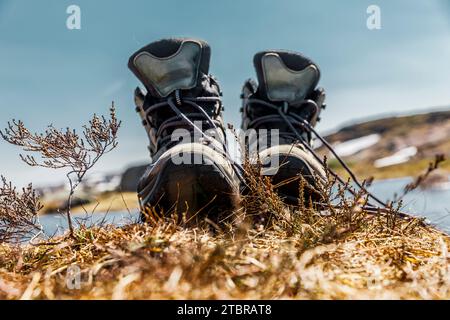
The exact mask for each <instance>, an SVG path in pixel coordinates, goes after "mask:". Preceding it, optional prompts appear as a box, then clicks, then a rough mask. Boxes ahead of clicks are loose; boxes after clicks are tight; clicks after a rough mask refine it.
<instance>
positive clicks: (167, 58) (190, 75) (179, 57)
mask: <svg viewBox="0 0 450 320" xmlns="http://www.w3.org/2000/svg"><path fill="white" fill-rule="evenodd" d="M210 56H211V49H210V47H209V45H208V44H207V43H206V42H204V41H201V40H194V39H164V40H160V41H157V42H153V43H151V44H149V45H148V46H146V47H144V48H142V49H140V50H139V51H137V52H136V53H135V54H133V55H132V56H131V58H130V60H129V63H128V67H129V68H130V69H131V71H132V72H133V73H134V74H135V75H136V77H137V78H138V79H139V80H140V81H141V82H142V83H143V84H144V85H145V87H146V88H147V90H148V91H149V92H150V93H151V94H152V95H153V96H155V97H159V98H165V97H167V96H168V95H170V94H171V93H173V92H174V91H175V90H189V89H193V88H195V87H196V86H197V85H199V84H200V78H201V76H202V75H204V74H208V72H209V60H210Z"/></svg>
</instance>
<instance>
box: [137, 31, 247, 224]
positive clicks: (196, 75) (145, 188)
mask: <svg viewBox="0 0 450 320" xmlns="http://www.w3.org/2000/svg"><path fill="white" fill-rule="evenodd" d="M210 55H211V50H210V47H209V46H208V44H207V43H206V42H204V41H201V40H196V39H165V40H161V41H157V42H154V43H151V44H150V45H148V46H146V47H144V48H142V49H140V50H139V51H137V52H136V53H135V54H133V55H132V56H131V58H130V60H129V68H130V69H131V71H132V72H133V73H134V74H135V75H136V76H137V78H138V79H139V80H140V81H141V82H142V83H143V84H144V86H145V88H146V91H147V92H146V93H144V92H142V90H141V89H139V88H137V89H136V91H135V102H136V106H137V108H136V111H137V112H138V113H139V114H140V116H141V118H142V122H143V125H144V127H145V129H146V131H147V134H148V137H149V140H150V145H149V151H150V155H151V157H152V164H151V165H150V166H149V167H148V169H147V170H146V172H145V174H144V175H143V177H142V178H141V180H140V182H139V184H138V195H139V201H140V206H141V210H142V211H143V212H144V214H143V216H144V217H145V216H147V217H148V215H152V214H154V213H156V214H157V215H159V214H161V213H163V214H164V215H167V214H171V213H176V214H177V215H178V217H184V218H185V221H188V222H189V221H197V220H199V219H203V218H204V217H205V216H206V215H207V216H208V217H209V218H210V219H213V220H214V221H217V219H219V218H220V216H222V215H224V214H227V213H229V212H230V210H233V209H234V208H235V207H236V206H237V204H238V203H239V172H238V171H237V169H236V168H235V166H234V163H233V161H232V160H231V159H230V156H229V155H228V153H227V141H226V136H225V129H224V124H223V120H222V111H223V106H222V101H221V91H220V88H219V85H218V83H217V81H216V80H215V78H214V77H212V76H211V75H209V74H208V72H209V62H210ZM145 213H146V214H145Z"/></svg>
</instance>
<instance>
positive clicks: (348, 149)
mask: <svg viewBox="0 0 450 320" xmlns="http://www.w3.org/2000/svg"><path fill="white" fill-rule="evenodd" d="M380 138H381V137H380V135H379V134H371V135H368V136H364V137H361V138H357V139H352V140H347V141H345V142H342V143H339V144H337V145H336V146H334V150H335V151H336V153H337V154H338V155H339V156H341V157H348V156H351V155H353V154H355V153H357V152H359V151H361V150H364V149H367V148H369V147H371V146H373V145H375V144H376V143H378V141H380Z"/></svg>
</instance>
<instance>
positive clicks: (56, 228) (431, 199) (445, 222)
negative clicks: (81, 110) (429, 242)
mask: <svg viewBox="0 0 450 320" xmlns="http://www.w3.org/2000/svg"><path fill="white" fill-rule="evenodd" d="M409 182H411V179H408V178H401V179H391V180H383V181H378V182H375V183H374V184H373V185H372V186H371V187H370V191H371V192H373V193H374V194H375V195H376V196H378V197H379V198H381V199H383V200H385V201H386V200H392V198H393V196H394V194H395V193H397V194H400V193H401V191H402V190H403V187H404V186H405V185H406V184H408V183H409ZM403 203H404V207H403V209H402V211H404V212H408V213H411V214H412V215H415V216H419V217H426V218H427V221H428V222H430V223H431V224H433V225H435V226H437V227H438V228H439V229H441V230H443V231H445V232H447V233H450V188H446V189H428V190H420V189H419V190H415V191H413V192H411V193H409V194H407V195H406V197H405V198H404V202H403ZM73 217H74V220H75V223H84V224H87V225H95V224H100V223H102V222H105V223H107V224H115V225H118V226H122V225H126V224H129V223H133V222H137V221H138V220H139V213H138V212H137V211H134V212H131V213H128V212H112V213H108V214H101V213H96V214H94V215H85V214H82V215H73ZM40 221H41V224H42V226H43V227H44V231H45V233H46V235H48V236H51V235H54V234H61V233H62V232H64V231H65V230H66V228H67V221H66V218H65V216H63V215H59V214H50V215H45V216H42V217H41V218H40Z"/></svg>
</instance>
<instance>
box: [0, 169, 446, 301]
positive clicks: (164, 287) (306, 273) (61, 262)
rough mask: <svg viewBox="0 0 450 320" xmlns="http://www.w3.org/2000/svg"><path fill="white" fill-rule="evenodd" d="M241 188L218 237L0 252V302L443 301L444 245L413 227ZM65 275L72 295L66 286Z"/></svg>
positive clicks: (80, 238) (144, 236) (257, 186)
mask: <svg viewBox="0 0 450 320" xmlns="http://www.w3.org/2000/svg"><path fill="white" fill-rule="evenodd" d="M248 180H249V192H248V194H247V195H246V196H245V197H244V200H243V203H242V208H241V209H240V210H239V211H237V212H236V213H235V215H234V216H233V217H231V218H230V219H228V220H227V221H223V222H222V223H221V224H219V225H217V224H215V223H212V222H210V223H207V222H206V221H205V224H204V225H199V226H197V227H195V228H185V227H183V226H181V225H179V224H176V223H174V222H173V220H171V219H166V220H165V221H159V222H158V223H157V224H155V225H150V224H134V225H129V226H126V227H124V228H116V227H112V226H104V227H98V228H81V229H79V230H77V231H76V232H75V234H74V237H72V238H70V237H63V238H60V239H52V241H54V242H57V244H42V245H38V246H36V245H34V246H33V245H28V246H26V247H15V246H9V245H3V246H1V247H0V298H2V299H368V298H370V299H372V298H377V299H448V298H450V290H449V289H450V269H449V257H448V246H449V244H450V241H449V240H450V239H449V237H448V236H446V235H444V234H442V233H440V232H438V231H436V230H435V229H433V228H432V227H429V226H426V225H425V224H424V223H423V222H422V221H421V220H419V219H413V218H401V217H400V215H399V214H398V213H397V212H396V211H395V210H391V211H390V212H388V213H386V214H381V213H380V214H371V213H369V212H366V211H365V210H364V209H363V205H364V203H365V200H364V196H363V195H361V196H356V197H355V198H354V199H344V198H342V199H341V200H340V206H341V209H337V208H336V207H335V206H328V207H327V206H326V205H325V207H324V208H321V209H319V208H314V207H313V206H311V205H308V204H306V202H308V201H300V203H299V206H298V207H288V206H286V205H284V204H283V203H282V202H281V201H280V199H279V198H278V197H277V196H276V194H275V193H274V192H273V187H272V186H271V185H270V182H269V181H268V179H265V178H261V177H259V176H258V175H256V174H255V175H253V173H250V174H249V179H248ZM302 185H303V184H300V188H301V189H303V188H302ZM328 187H329V186H326V187H324V190H323V192H324V191H325V190H326V189H327V188H328ZM339 196H342V194H340V192H338V197H339ZM331 200H332V199H331V198H330V197H329V195H328V194H324V198H323V201H324V203H328V202H329V201H331ZM74 265H76V266H78V267H79V268H80V269H81V280H82V285H81V288H80V289H69V288H68V286H67V276H68V268H71V266H74Z"/></svg>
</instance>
